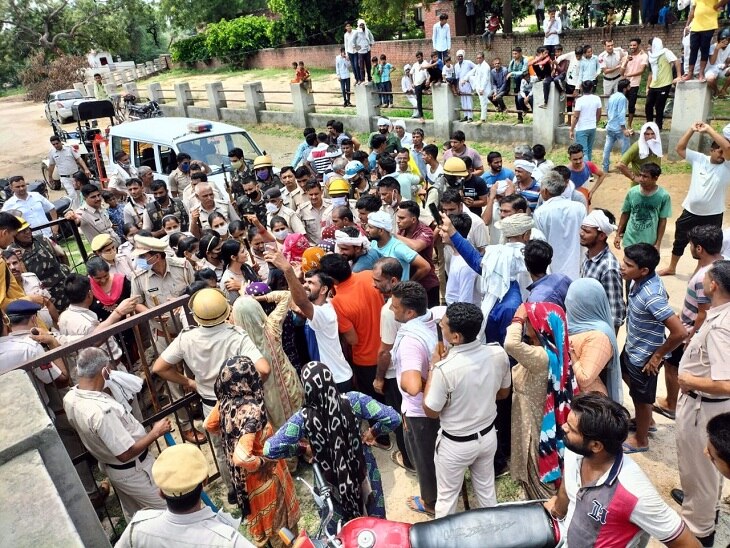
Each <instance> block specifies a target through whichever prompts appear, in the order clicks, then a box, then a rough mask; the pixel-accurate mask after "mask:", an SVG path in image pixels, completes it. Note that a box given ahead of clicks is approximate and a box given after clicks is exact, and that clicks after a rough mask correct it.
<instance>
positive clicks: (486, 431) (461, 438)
mask: <svg viewBox="0 0 730 548" xmlns="http://www.w3.org/2000/svg"><path fill="white" fill-rule="evenodd" d="M492 428H494V423H492V424H490V425H489V426H487V427H486V428H485V429H483V430H480V431H479V432H477V433H476V434H470V435H468V436H454V435H453V434H449V433H448V432H447V431H446V430H441V434H443V436H444V437H445V438H449V439H450V440H451V441H458V442H464V441H476V440H478V439H479V437H480V436H486V435H487V434H489V431H490V430H491V429H492Z"/></svg>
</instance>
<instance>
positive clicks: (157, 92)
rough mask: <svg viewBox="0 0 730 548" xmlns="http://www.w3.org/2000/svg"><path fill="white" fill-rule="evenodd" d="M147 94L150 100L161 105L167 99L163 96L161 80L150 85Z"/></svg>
mask: <svg viewBox="0 0 730 548" xmlns="http://www.w3.org/2000/svg"><path fill="white" fill-rule="evenodd" d="M147 94H148V97H149V100H150V101H155V102H156V103H158V104H160V105H162V104H164V102H165V99H164V98H163V97H162V84H160V83H159V82H155V83H153V84H150V85H148V86H147Z"/></svg>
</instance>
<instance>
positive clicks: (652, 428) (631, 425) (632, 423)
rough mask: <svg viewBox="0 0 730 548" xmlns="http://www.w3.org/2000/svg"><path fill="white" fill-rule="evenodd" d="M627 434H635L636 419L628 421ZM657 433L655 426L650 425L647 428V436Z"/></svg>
mask: <svg viewBox="0 0 730 548" xmlns="http://www.w3.org/2000/svg"><path fill="white" fill-rule="evenodd" d="M629 432H636V419H631V420H630V421H629ZM657 432H658V430H657V427H656V424H652V425H651V426H650V427H649V434H656V433H657Z"/></svg>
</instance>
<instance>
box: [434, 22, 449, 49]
mask: <svg viewBox="0 0 730 548" xmlns="http://www.w3.org/2000/svg"><path fill="white" fill-rule="evenodd" d="M431 42H432V43H433V49H434V50H436V51H448V50H450V49H451V29H450V28H449V24H448V23H446V24H445V25H444V26H443V27H442V26H441V23H440V22H438V23H435V24H434V26H433V35H432V36H431Z"/></svg>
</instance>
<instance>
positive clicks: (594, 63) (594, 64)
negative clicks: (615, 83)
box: [578, 55, 600, 83]
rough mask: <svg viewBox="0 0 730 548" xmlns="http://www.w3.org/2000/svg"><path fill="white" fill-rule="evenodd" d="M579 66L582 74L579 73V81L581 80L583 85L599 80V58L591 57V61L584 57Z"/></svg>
mask: <svg viewBox="0 0 730 548" xmlns="http://www.w3.org/2000/svg"><path fill="white" fill-rule="evenodd" d="M579 66H580V68H579V70H580V72H579V73H578V80H580V82H581V83H583V82H587V81H589V80H595V79H596V78H598V71H599V69H600V68H599V66H598V57H597V56H595V55H591V58H590V59H588V58H586V57H583V59H581V60H580V65H579Z"/></svg>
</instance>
